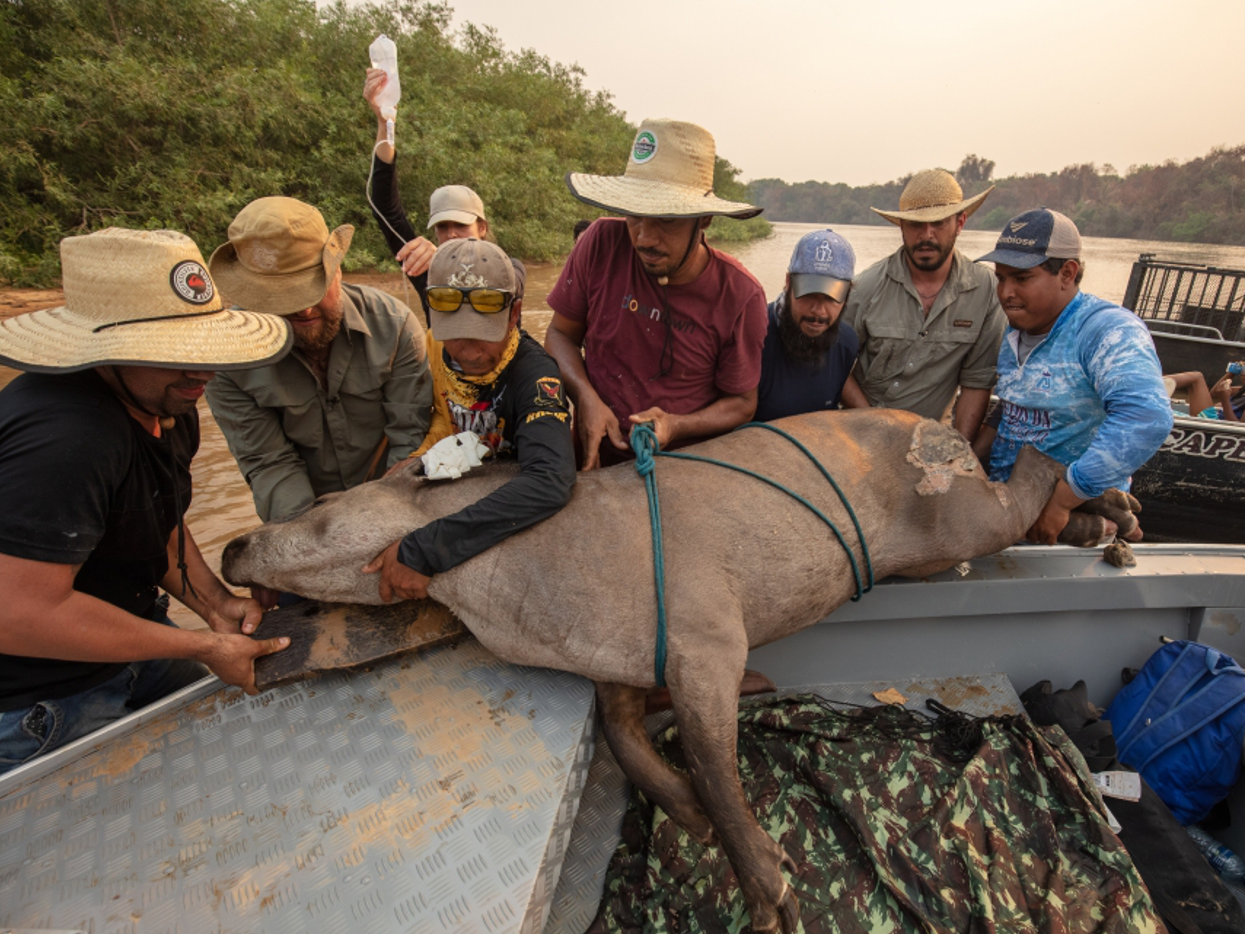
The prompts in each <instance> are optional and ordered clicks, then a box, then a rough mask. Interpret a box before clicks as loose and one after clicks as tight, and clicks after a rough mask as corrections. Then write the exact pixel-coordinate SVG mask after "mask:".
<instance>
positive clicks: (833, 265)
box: [787, 228, 856, 298]
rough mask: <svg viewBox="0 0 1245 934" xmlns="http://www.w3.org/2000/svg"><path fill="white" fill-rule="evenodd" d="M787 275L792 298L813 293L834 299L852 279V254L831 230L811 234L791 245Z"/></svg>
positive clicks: (853, 262) (853, 271) (815, 231)
mask: <svg viewBox="0 0 1245 934" xmlns="http://www.w3.org/2000/svg"><path fill="white" fill-rule="evenodd" d="M787 272H788V273H790V275H791V294H792V296H793V297H794V298H803V297H804V296H805V295H811V294H813V293H814V292H817V293H820V294H822V295H829V296H831V297H835V295H836V294H837V293H841V292H842V291H843V285H842V283H843V282H848V283H850V282H851V281H852V278H853V277H854V276H855V275H856V251H855V250H853V249H852V245H851V244H850V243H848V242H847V241H846V240H844V239H843V238H842V237H840V236H839V235H838V234H836V233H835V232H834V231H833V230H830V229H829V228H827V229H826V230H814V231H813V232H812V233H808V234H805V235H804V236H803V237H801V238H800V242H799V243H797V244H796V245H795V252H793V253H792V254H791V263H790V264H789V265H788V266H787Z"/></svg>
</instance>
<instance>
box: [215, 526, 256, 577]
mask: <svg viewBox="0 0 1245 934" xmlns="http://www.w3.org/2000/svg"><path fill="white" fill-rule="evenodd" d="M250 543H251V540H250V536H248V535H239V536H238V537H237V538H235V539H233V540H232V541H231V542H230V543H229V544H228V545H226V546H225V550H224V552H223V553H222V554H221V558H220V572H221V576H222V577H224V578H225V581H226V582H227V583H229V584H232V585H233V586H235V587H245V586H247V585H249V584H251V583H253V581H250V580H246V577H247V573H246V566H245V565H246V560H245V559H246V553H247V550H248V548H249V547H250Z"/></svg>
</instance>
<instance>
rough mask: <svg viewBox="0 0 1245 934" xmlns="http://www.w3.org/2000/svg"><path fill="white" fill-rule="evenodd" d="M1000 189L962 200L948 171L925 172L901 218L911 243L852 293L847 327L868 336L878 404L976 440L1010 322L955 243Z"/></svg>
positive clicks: (868, 368) (905, 200)
mask: <svg viewBox="0 0 1245 934" xmlns="http://www.w3.org/2000/svg"><path fill="white" fill-rule="evenodd" d="M992 190H993V188H989V189H987V190H986V191H984V192H982V193H981V194H979V195H976V196H975V197H973V198H967V199H966V198H964V193H963V191H961V189H960V186H959V184H958V183H957V182H956V180H955V178H954V177H953V176H952V175H951V174H950V173H948V172H944V171H942V170H941V169H932V170H929V171H925V172H918V173H917V174H916V175H914V176H913V177H912V180H911V181H909V182H908V184H907V186H906V187H905V188H904V190H903V194H902V195H901V196H900V198H899V210H898V211H881V210H878V209H877V208H873V209H872V210H873V211H875V212H876V213H878V214H880V215H881V216H882V217H885V218H886V219H887V220H888V221H890V222H891V223H893V224H896V225H898V226H899V228H900V229H901V231H902V233H903V245H902V246H901V247H900V249H899V250H897V251H896V252H895V253H893V254H891V255H890V256H888V257H887V258H886V259H883V260H880V261H878V262H877V263H874V264H873V265H872V266H870V267H869V268H868V269H866V270H865V271H864V272H863V273H861V274H860V276H858V277H857V279H856V281H855V282H854V283H853V285H852V291H851V296H850V297H849V299H848V302H847V307H846V308H845V309H844V311H843V321H844V322H845V323H846V324H847V325H848V326H849V327H851V328H852V329H853V330H854V331H855V332H856V334H857V335H858V336H859V337H860V357H859V359H858V361H857V380H858V381H859V383H860V386H861V388H862V389H863V390H864V393H865V396H866V397H867V398H868V400H869V402H870V404H871V405H875V406H882V407H885V408H892V409H905V410H907V411H909V412H915V413H916V414H918V415H923V416H925V417H926V418H934V419H940V418H942V416H943V415H944V414H945V413H946V411H947V406H948V405H950V404H951V402H952V400H953V399H955V395H956V389H957V387H958V389H959V400H958V401H957V402H956V406H955V422H954V424H955V428H956V430H957V431H959V432H960V434H962V435H963V436H964V437H965V438H967V439H968V440H969V441H972V440H973V438H974V437H976V435H977V431H978V429H979V428H980V427H981V422H982V419H984V418H985V414H986V406H987V404H988V403H989V401H990V388H991V387H992V386H993V385H994V380H995V363H996V361H997V359H998V353H999V344H1000V343H1001V342H1002V340H1003V331H1004V329H1005V327H1006V325H1007V320H1006V318H1005V317H1004V315H1003V309H1002V308H1001V307H1000V306H999V300H998V296H997V294H996V293H995V289H994V283H993V281H992V280H991V278H990V276H989V275H987V274H986V272H985V270H983V269H982V267H980V266H978V265H977V264H975V263H973V262H971V261H970V260H969V259H968V258H967V257H965V256H964V255H963V254H962V253H961V252H960V251H959V250H958V249H956V246H955V241H956V238H957V237H958V236H959V233H960V231H961V230H963V229H964V221H965V220H967V218H968V216H969V215H970V214H972V213H973V212H974V211H976V210H977V208H979V207H980V206H981V203H982V202H983V201H984V200H985V198H986V195H988V194H989V193H990V192H991V191H992Z"/></svg>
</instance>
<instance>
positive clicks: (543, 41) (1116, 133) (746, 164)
mask: <svg viewBox="0 0 1245 934" xmlns="http://www.w3.org/2000/svg"><path fill="white" fill-rule="evenodd" d="M449 2H450V5H451V6H452V7H453V9H454V23H455V25H456V26H459V25H461V24H463V23H464V22H472V23H475V24H477V25H490V26H494V27H496V29H497V30H498V33H499V35H500V36H501V38H502V40H503V42H504V43H505V45H506V48H508V49H510V50H513V51H517V50H518V49H520V48H533V49H535V50H536V51H537V52H539V53H541V54H542V55H545V56H547V57H549V58H551V59H553V60H554V61H558V62H562V63H564V64H573V63H574V64H578V65H580V66H581V67H582V68H583V69H584V70H585V72H586V73H587V79H586V83H587V85H588V87H590V88H592V89H594V90H601V89H604V90H608V91H609V92H611V93H612V94H613V96H614V102H615V104H616V105H617V106H618V107H619V108H620V109H621V110H623V111H624V112H625V113H626V115H627V118H628V119H629V120H631V121H632V122H636V123H638V122H639V121H640V120H641V119H643V118H644V117H674V118H678V119H683V120H691V121H692V122H695V123H699V124H701V125H703V126H704V127H706V128H707V129H708V130H709V131H710V132H712V133H713V134H714V137H715V138H716V140H717V145H718V153H719V154H720V155H722V156H724V157H726V158H727V159H729V160H730V161H731V162H733V163H734V164H735V165H736V166H738V167H739V168H740V169H741V172H742V178H743V179H745V180H750V179H755V178H764V177H778V178H783V179H786V180H787V181H789V182H798V181H804V180H806V179H818V180H823V181H832V182H838V181H842V182H847V183H848V184H852V185H860V184H867V183H869V182H884V181H889V180H891V179H894V178H898V177H899V176H902V175H904V174H907V173H909V172H913V171H917V170H919V169H922V168H929V167H932V166H943V167H946V168H950V169H954V168H956V167H957V166H959V164H960V160H961V159H963V157H964V156H965V154H967V153H976V154H977V155H979V156H983V157H985V158H988V159H993V160H994V161H995V162H996V163H997V165H996V168H995V175H996V176H1006V175H1013V174H1019V173H1025V172H1049V171H1056V170H1058V169H1061V168H1063V167H1064V166H1066V165H1072V164H1076V163H1082V162H1094V163H1097V164H1098V165H1099V166H1101V165H1103V164H1106V163H1110V164H1112V165H1114V166H1115V167H1116V168H1117V169H1118V170H1120V171H1121V172H1122V171H1124V170H1126V169H1127V168H1128V167H1129V166H1130V165H1142V164H1145V163H1159V162H1163V161H1166V160H1167V159H1175V160H1177V161H1180V162H1183V161H1186V160H1188V159H1191V158H1194V157H1196V156H1201V155H1205V154H1206V153H1207V152H1208V151H1209V150H1210V149H1211V147H1212V146H1217V145H1226V146H1235V145H1239V144H1241V143H1245V78H1243V77H1242V62H1243V61H1245V52H1243V51H1242V46H1241V38H1240V37H1241V35H1242V30H1243V28H1245V0H1179V2H1174V0H1173V2H1158V0H1128V2H1126V0H1048V2H1045V3H1016V2H1008V0H993V2H988V3H987V2H979V0H944V2H942V3H936V2H929V0H925V2H919V3H918V2H911V0H872V2H870V0H852V2H843V0H763V2H757V0H752V2H744V0H623V2H608V0H607V2H600V0H573V2H572V0H523V2H516V0H449Z"/></svg>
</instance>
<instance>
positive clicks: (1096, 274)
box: [0, 223, 1245, 626]
mask: <svg viewBox="0 0 1245 934" xmlns="http://www.w3.org/2000/svg"><path fill="white" fill-rule="evenodd" d="M821 226H823V225H819V224H789V223H776V224H774V234H773V236H771V237H769V238H768V239H765V240H760V241H753V242H751V243H745V244H738V245H730V246H726V247H724V249H726V250H727V251H728V252H730V253H732V254H733V255H734V256H736V257H737V258H738V259H739V260H740V261H741V262H742V263H743V264H744V265H745V266H746V267H747V268H748V269H749V270H750V271H751V272H752V274H753V275H755V276H756V277H757V279H759V280H760V282H761V285H762V286H764V288H765V294H766V295H767V296H769V297H770V298H773V297H774V296H775V295H777V294H778V292H779V291H781V289H782V284H783V277H784V276H785V274H786V270H787V263H788V261H789V260H790V258H791V252H792V250H793V249H794V248H795V244H796V242H797V241H798V240H799V239H800V237H802V236H803V235H804V234H806V233H808V232H809V231H811V230H817V229H819V227H821ZM835 230H836V231H837V232H838V233H839V234H841V235H842V236H844V237H845V238H847V240H848V242H849V243H851V244H852V247H853V249H855V251H856V271H857V272H858V273H859V272H861V271H862V270H864V269H866V268H867V267H868V266H870V265H872V264H873V263H875V262H877V261H878V260H880V259H882V258H884V257H886V256H888V255H889V254H891V253H893V252H894V251H895V250H896V249H898V248H899V246H900V237H899V228H898V227H892V226H890V225H887V226H885V227H865V226H850V225H843V226H839V227H836V228H835ZM997 236H998V234H997V233H996V232H992V231H977V230H966V231H964V232H963V233H961V234H960V237H959V240H958V244H957V245H958V246H959V247H960V249H962V250H963V251H964V252H965V253H966V254H967V255H968V256H969V257H972V258H976V257H978V256H981V255H983V254H985V253H988V252H989V251H990V250H991V249H993V247H994V241H995V238H996V237H997ZM1084 248H1085V249H1084V253H1085V263H1086V268H1085V280H1084V282H1083V283H1082V288H1083V289H1084V290H1085V291H1087V292H1092V293H1093V294H1095V295H1098V296H1101V297H1102V298H1106V299H1110V300H1112V301H1117V302H1118V301H1120V300H1121V299H1122V298H1123V297H1124V289H1125V288H1126V286H1127V285H1128V276H1129V272H1130V271H1131V269H1132V264H1133V262H1134V261H1135V260H1136V259H1137V257H1138V256H1139V255H1140V254H1142V253H1155V254H1157V255H1158V256H1159V257H1160V258H1161V259H1165V260H1179V261H1182V262H1188V263H1203V264H1207V265H1214V266H1222V267H1228V268H1233V269H1243V268H1245V247H1235V246H1216V245H1212V244H1195V243H1166V242H1158V241H1152V240H1113V239H1107V238H1103V237H1087V238H1085V240H1084ZM561 271H562V266H561V264H560V263H553V264H542V265H531V266H529V267H528V280H527V295H526V299H525V302H524V312H523V326H524V328H525V329H526V330H527V331H528V332H529V333H530V334H531V335H532V336H533V337H535V338H536V339H537V340H541V341H543V340H544V336H545V328H546V327H547V325H548V323H549V318H550V314H551V313H550V311H549V306H548V305H547V304H546V303H545V297H546V296H547V295H548V294H549V291H550V290H551V289H552V288H553V284H554V283H555V282H556V281H557V278H558V275H559V273H560V272H561ZM348 278H349V279H351V280H352V281H363V282H366V283H367V284H370V285H375V286H377V287H379V288H383V289H385V290H386V291H388V292H390V293H392V294H393V295H395V296H397V297H398V298H399V299H403V300H406V298H407V292H406V290H405V289H404V288H403V280H402V277H401V276H399V275H396V274H395V275H392V276H374V275H373V276H361V277H354V276H351V277H348ZM410 295H411V299H412V300H413V299H414V293H410ZM420 320H421V321H422V320H423V317H422V315H420ZM15 375H17V374H16V372H15V371H13V370H12V369H9V368H8V367H4V366H0V387H3V386H5V385H7V384H8V382H9V381H10V380H11V379H12V378H13V377H14V376H15ZM199 413H200V417H201V426H202V444H201V446H200V448H199V454H198V456H196V458H195V461H194V501H193V502H192V503H191V506H190V511H189V513H188V514H187V525H188V527H189V528H190V529H191V531H192V532H193V534H194V537H195V539H196V541H197V542H198V543H199V548H200V549H201V550H202V551H203V554H204V556H205V557H206V559H207V561H208V564H209V565H210V566H211V567H212V568H213V569H214V570H217V571H219V568H220V554H221V551H222V550H223V549H224V547H225V545H226V543H227V542H228V541H229V540H230V539H231V538H233V537H234V536H235V535H238V534H239V533H241V532H244V531H246V530H247V529H250V528H253V527H254V526H256V525H258V524H259V518H258V517H257V515H256V513H255V507H254V504H253V503H252V500H251V493H250V489H249V488H248V487H247V485H246V483H245V482H244V481H243V480H242V476H241V474H240V473H239V472H238V468H237V465H236V464H235V463H234V459H233V456H232V455H231V454H230V453H229V448H228V446H227V445H226V444H225V439H224V436H223V435H222V434H221V432H220V429H219V428H218V427H217V425H216V422H215V420H214V419H213V418H212V413H211V411H210V410H209V409H208V406H207V404H206V402H201V403H200V405H199ZM171 615H172V617H173V619H174V620H175V621H177V622H178V623H180V624H181V625H183V626H201V625H202V623H201V622H200V621H199V619H198V617H196V616H195V615H194V614H193V613H190V612H189V611H188V610H186V609H185V608H183V607H180V606H178V605H176V603H175V605H174V609H173V612H172V613H171Z"/></svg>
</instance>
